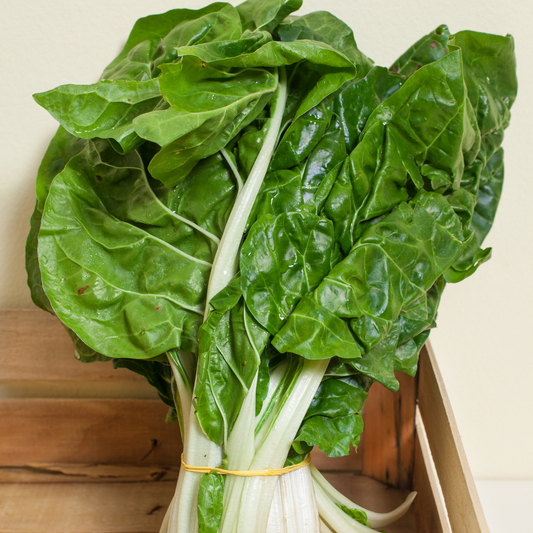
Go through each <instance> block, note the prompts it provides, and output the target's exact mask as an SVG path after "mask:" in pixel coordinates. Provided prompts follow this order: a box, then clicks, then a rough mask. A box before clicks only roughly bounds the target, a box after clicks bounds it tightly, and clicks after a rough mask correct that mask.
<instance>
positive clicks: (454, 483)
mask: <svg viewBox="0 0 533 533" xmlns="http://www.w3.org/2000/svg"><path fill="white" fill-rule="evenodd" d="M418 399H419V407H420V411H421V413H422V418H423V420H424V425H425V428H426V432H427V436H428V441H429V443H430V447H431V453H432V456H433V460H434V463H435V468H436V470H437V473H438V476H439V481H440V484H441V487H442V491H443V494H444V499H445V501H446V507H447V510H448V516H449V519H450V524H451V527H452V531H453V533H489V528H488V526H487V522H486V519H485V516H484V514H483V509H482V507H481V502H480V501H479V496H478V494H477V490H476V486H475V483H474V478H473V477H472V473H471V471H470V467H469V466H468V461H467V458H466V454H465V451H464V448H463V445H462V442H461V436H460V434H459V430H458V428H457V424H456V421H455V417H454V415H453V412H452V408H451V404H450V400H449V398H448V395H447V393H446V389H445V387H444V382H443V380H442V376H441V374H440V371H439V369H438V366H437V362H436V360H435V356H434V354H433V350H432V349H431V346H430V345H429V344H426V347H424V348H423V350H422V352H421V354H420V369H419V391H418Z"/></svg>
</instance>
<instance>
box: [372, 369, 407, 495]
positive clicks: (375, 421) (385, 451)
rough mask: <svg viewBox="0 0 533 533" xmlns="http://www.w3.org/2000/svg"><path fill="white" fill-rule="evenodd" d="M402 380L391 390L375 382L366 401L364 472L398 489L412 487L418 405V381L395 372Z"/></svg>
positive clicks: (399, 379)
mask: <svg viewBox="0 0 533 533" xmlns="http://www.w3.org/2000/svg"><path fill="white" fill-rule="evenodd" d="M396 378H397V379H398V381H399V383H400V389H399V391H398V392H392V391H390V390H388V389H386V388H385V387H383V386H382V385H380V384H379V383H374V385H372V387H371V389H370V392H369V396H368V399H367V401H366V404H365V413H364V418H365V431H364V435H365V437H364V438H365V442H366V443H368V444H367V445H366V446H365V452H364V455H363V474H365V475H366V476H370V477H373V478H375V479H378V480H380V481H383V482H384V483H387V484H389V485H392V486H393V487H396V488H401V489H407V488H409V487H411V482H412V477H413V465H414V449H415V447H414V446H415V443H414V434H415V430H414V428H415V407H416V395H417V384H416V379H413V378H411V377H409V376H407V375H406V374H402V373H399V372H398V373H396Z"/></svg>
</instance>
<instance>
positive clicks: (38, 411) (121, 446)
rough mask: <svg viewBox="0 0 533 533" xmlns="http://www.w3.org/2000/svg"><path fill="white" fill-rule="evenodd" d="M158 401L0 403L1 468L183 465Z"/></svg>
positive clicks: (175, 432)
mask: <svg viewBox="0 0 533 533" xmlns="http://www.w3.org/2000/svg"><path fill="white" fill-rule="evenodd" d="M167 410H168V408H167V407H166V406H165V405H164V404H163V402H161V401H160V400H86V399H83V400H72V399H67V400H65V399H34V398H30V399H28V398H24V399H21V398H4V399H0V435H2V438H1V439H0V466H25V465H28V464H33V463H70V464H80V463H81V464H87V463H89V464H124V463H126V464H127V463H130V464H142V465H166V466H173V465H178V464H180V454H181V449H182V447H181V439H180V436H179V428H178V426H177V425H176V424H175V425H172V426H169V425H167V424H166V423H165V415H166V413H167Z"/></svg>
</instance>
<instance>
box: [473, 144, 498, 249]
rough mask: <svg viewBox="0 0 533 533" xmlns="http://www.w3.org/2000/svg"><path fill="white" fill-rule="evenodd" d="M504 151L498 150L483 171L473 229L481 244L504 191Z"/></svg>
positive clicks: (492, 221) (490, 225)
mask: <svg viewBox="0 0 533 533" xmlns="http://www.w3.org/2000/svg"><path fill="white" fill-rule="evenodd" d="M503 171H504V169H503V149H502V148H500V149H499V150H497V151H496V152H495V153H494V155H493V156H492V157H491V158H490V159H489V161H488V162H487V166H486V167H485V168H484V169H483V170H482V171H481V175H480V180H479V192H478V196H477V203H476V207H475V209H474V213H473V215H472V229H473V230H474V231H475V232H476V235H477V238H478V241H479V243H480V244H481V243H482V242H483V241H484V240H485V237H486V236H487V234H488V232H489V231H490V229H491V228H492V224H493V223H494V219H495V217H496V210H497V209H498V204H499V203H500V198H501V195H502V189H503Z"/></svg>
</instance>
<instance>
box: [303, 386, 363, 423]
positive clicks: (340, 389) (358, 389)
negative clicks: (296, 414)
mask: <svg viewBox="0 0 533 533" xmlns="http://www.w3.org/2000/svg"><path fill="white" fill-rule="evenodd" d="M367 396H368V390H367V388H366V387H365V386H364V385H363V384H361V382H360V381H358V380H357V379H355V378H353V377H346V378H339V379H326V380H325V381H323V382H322V383H321V384H320V387H318V390H317V391H316V393H315V396H314V398H313V400H312V401H311V405H310V406H309V409H308V410H307V413H306V414H305V418H304V419H307V418H310V417H312V416H316V415H321V416H328V417H329V418H336V417H339V416H348V415H353V414H355V413H360V412H361V410H362V409H363V404H364V403H365V400H366V398H367Z"/></svg>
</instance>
